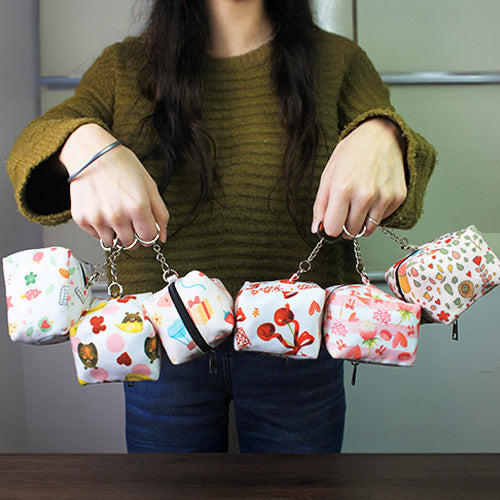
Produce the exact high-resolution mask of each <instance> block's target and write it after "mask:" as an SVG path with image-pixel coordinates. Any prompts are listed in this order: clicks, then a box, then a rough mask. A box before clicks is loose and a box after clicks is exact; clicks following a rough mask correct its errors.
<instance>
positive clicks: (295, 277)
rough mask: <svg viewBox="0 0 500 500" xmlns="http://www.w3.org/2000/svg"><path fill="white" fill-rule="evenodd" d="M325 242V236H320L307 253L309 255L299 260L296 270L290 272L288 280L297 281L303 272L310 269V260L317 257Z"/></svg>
mask: <svg viewBox="0 0 500 500" xmlns="http://www.w3.org/2000/svg"><path fill="white" fill-rule="evenodd" d="M324 242H325V238H321V239H320V240H319V241H318V243H316V246H315V247H314V248H313V250H312V252H311V253H310V254H309V257H307V259H305V260H303V261H301V262H300V263H299V268H298V269H297V271H296V272H295V273H294V274H292V276H291V277H290V279H289V281H291V282H292V283H294V282H295V281H297V280H298V279H299V278H300V277H301V276H302V275H303V274H304V273H307V272H308V271H310V270H311V267H312V261H313V260H314V259H315V258H316V257H317V255H318V253H319V251H320V250H321V247H322V246H323V243H324Z"/></svg>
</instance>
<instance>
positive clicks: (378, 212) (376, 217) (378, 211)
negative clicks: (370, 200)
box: [365, 206, 385, 236]
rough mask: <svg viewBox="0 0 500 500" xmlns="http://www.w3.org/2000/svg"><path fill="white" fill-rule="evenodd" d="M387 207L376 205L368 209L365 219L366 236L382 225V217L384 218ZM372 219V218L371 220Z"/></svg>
mask: <svg viewBox="0 0 500 500" xmlns="http://www.w3.org/2000/svg"><path fill="white" fill-rule="evenodd" d="M384 213H385V209H384V207H380V206H375V207H373V208H371V209H370V210H369V211H368V214H367V215H366V220H365V226H366V233H365V236H370V235H372V234H373V233H374V232H375V231H376V230H377V228H378V226H380V223H381V222H382V219H383V218H384ZM370 219H372V220H370Z"/></svg>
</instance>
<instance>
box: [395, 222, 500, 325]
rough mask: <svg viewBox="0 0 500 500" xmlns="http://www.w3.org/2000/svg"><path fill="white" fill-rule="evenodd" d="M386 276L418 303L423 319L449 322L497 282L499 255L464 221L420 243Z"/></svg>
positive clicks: (400, 294)
mask: <svg viewBox="0 0 500 500" xmlns="http://www.w3.org/2000/svg"><path fill="white" fill-rule="evenodd" d="M385 279H386V280H387V283H388V284H389V286H390V287H391V290H392V291H393V292H394V293H395V294H396V295H397V296H398V297H399V298H401V299H403V300H405V301H407V302H409V303H412V304H419V305H420V306H421V307H422V311H423V314H424V316H425V318H426V319H427V320H429V321H432V322H435V323H444V324H446V325H449V324H451V323H453V322H454V321H455V320H456V319H457V318H458V317H459V316H460V314H462V313H463V312H464V311H465V310H466V309H467V308H469V307H470V306H471V305H472V304H474V302H476V301H477V300H478V299H480V298H481V297H482V296H483V295H485V294H487V293H488V292H489V291H490V290H492V289H493V288H495V286H497V285H498V284H499V283H500V259H499V258H498V257H497V256H496V255H495V254H494V253H493V251H492V250H491V248H490V247H489V246H488V244H487V243H486V242H485V241H484V239H483V237H482V236H481V233H479V231H478V230H477V229H476V228H475V227H474V226H469V227H467V228H465V229H462V230H460V231H457V232H455V233H447V234H445V235H443V236H441V237H439V238H437V239H436V240H434V241H432V242H431V243H427V244H425V245H422V246H420V247H419V250H417V251H416V252H413V253H411V254H409V255H407V256H406V257H405V258H404V259H402V260H401V261H399V262H397V263H396V264H394V265H393V266H392V267H390V268H389V269H388V270H387V271H386V273H385Z"/></svg>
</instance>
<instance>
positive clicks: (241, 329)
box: [234, 280, 325, 359]
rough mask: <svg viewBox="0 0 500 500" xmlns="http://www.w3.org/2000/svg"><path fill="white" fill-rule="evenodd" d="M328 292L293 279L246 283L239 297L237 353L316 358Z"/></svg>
mask: <svg viewBox="0 0 500 500" xmlns="http://www.w3.org/2000/svg"><path fill="white" fill-rule="evenodd" d="M324 305H325V290H324V289H323V288H321V287H320V286H319V285H317V284H316V283H307V282H301V281H300V282H299V281H292V280H281V281H261V282H256V283H252V282H250V281H247V282H246V283H245V284H244V285H243V287H242V288H241V290H240V291H239V293H238V296H237V297H236V303H235V309H236V333H235V336H234V348H235V350H237V351H254V352H261V353H266V354H272V355H275V356H283V357H288V358H295V359H316V358H317V357H318V353H319V349H320V346H321V321H322V317H323V308H324Z"/></svg>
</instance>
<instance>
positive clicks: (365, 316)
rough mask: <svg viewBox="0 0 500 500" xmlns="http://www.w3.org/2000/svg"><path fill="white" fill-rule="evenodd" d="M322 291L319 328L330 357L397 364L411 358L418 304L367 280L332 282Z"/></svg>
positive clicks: (414, 354)
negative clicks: (396, 296) (332, 284)
mask: <svg viewBox="0 0 500 500" xmlns="http://www.w3.org/2000/svg"><path fill="white" fill-rule="evenodd" d="M326 292H327V297H328V298H327V301H326V306H325V314H324V320H323V332H324V337H325V343H326V347H327V349H328V352H329V353H330V355H331V356H332V357H333V358H337V359H345V360H350V361H352V362H365V363H376V364H385V365H397V366H409V365H412V364H413V363H414V362H415V360H416V357H417V343H418V335H419V327H420V306H419V305H417V304H408V303H406V302H404V301H402V300H399V299H396V298H395V297H393V296H391V295H389V294H387V293H385V292H383V291H382V290H379V289H378V288H377V287H375V286H373V285H371V284H370V283H366V284H353V285H337V286H332V287H329V288H327V289H326Z"/></svg>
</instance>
